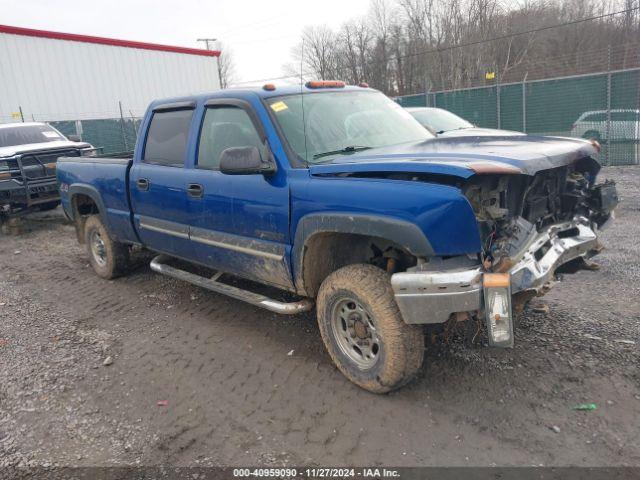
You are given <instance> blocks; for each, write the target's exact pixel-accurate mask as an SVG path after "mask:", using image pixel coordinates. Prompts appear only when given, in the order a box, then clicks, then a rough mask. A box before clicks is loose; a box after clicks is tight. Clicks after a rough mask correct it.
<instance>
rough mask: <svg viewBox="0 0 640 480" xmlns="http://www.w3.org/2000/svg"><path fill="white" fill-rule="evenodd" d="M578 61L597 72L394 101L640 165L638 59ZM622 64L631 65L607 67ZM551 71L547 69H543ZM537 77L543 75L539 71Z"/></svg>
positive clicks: (525, 76) (609, 161)
mask: <svg viewBox="0 0 640 480" xmlns="http://www.w3.org/2000/svg"><path fill="white" fill-rule="evenodd" d="M582 60H583V61H582V62H581V63H580V65H581V68H580V69H578V71H580V70H588V69H596V68H598V66H600V70H601V71H599V72H596V73H579V74H574V75H564V76H555V77H551V78H531V77H532V76H533V75H529V73H528V72H519V74H521V75H522V80H520V81H513V78H514V76H516V74H515V73H514V72H510V73H509V75H508V78H509V80H510V81H504V80H501V79H500V78H496V80H495V81H494V82H490V84H487V85H481V86H471V87H467V88H458V89H428V90H427V91H426V92H423V93H420V94H415V95H405V96H400V97H397V98H396V100H397V101H398V103H400V105H402V106H405V107H417V106H422V107H424V106H426V107H436V108H443V109H445V110H449V111H451V112H453V113H455V114H457V115H459V116H460V117H463V118H465V119H466V120H468V121H470V122H472V123H474V124H475V125H477V126H479V127H486V128H498V129H505V130H515V131H519V132H525V133H527V134H530V135H559V136H569V137H580V138H593V139H596V140H598V141H599V142H600V143H601V144H602V152H601V154H600V160H601V162H602V163H603V164H605V165H632V164H638V163H640V65H638V62H637V61H631V60H637V59H636V58H634V59H631V60H630V59H629V58H624V59H622V60H621V59H618V58H617V57H616V53H615V52H612V49H610V48H609V49H606V51H605V52H604V54H603V52H595V53H594V54H593V55H592V56H591V57H590V58H589V59H588V61H585V60H584V59H582ZM549 62H550V63H553V62H551V61H549ZM556 63H558V64H559V63H560V61H559V60H558V59H556ZM622 64H624V65H629V64H631V65H633V66H632V68H621V69H615V70H614V69H613V68H610V67H611V66H612V65H615V66H620V65H622ZM603 66H604V70H602V67H603ZM608 67H609V68H608ZM557 70H559V71H560V72H563V71H566V69H563V68H558V69H557ZM574 70H575V68H574ZM551 71H552V69H551V68H550V67H549V66H548V65H546V66H545V68H544V69H543V72H545V73H549V72H551ZM535 73H536V75H535V77H540V76H541V72H540V71H536V72H535Z"/></svg>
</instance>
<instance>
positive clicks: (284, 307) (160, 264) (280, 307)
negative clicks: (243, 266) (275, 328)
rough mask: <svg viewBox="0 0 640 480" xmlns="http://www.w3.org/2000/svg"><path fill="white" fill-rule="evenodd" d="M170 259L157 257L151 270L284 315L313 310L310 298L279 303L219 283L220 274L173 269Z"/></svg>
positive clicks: (152, 261) (152, 263)
mask: <svg viewBox="0 0 640 480" xmlns="http://www.w3.org/2000/svg"><path fill="white" fill-rule="evenodd" d="M168 258H169V257H167V256H165V255H158V256H157V257H155V258H154V259H153V260H151V264H150V266H151V270H153V271H154V272H157V273H161V274H162V275H167V276H169V277H173V278H177V279H178V280H183V281H185V282H189V283H192V284H194V285H197V286H199V287H202V288H206V289H207V290H211V291H212V292H216V293H222V294H223V295H227V296H229V297H232V298H235V299H237V300H242V301H243V302H247V303H250V304H251V305H255V306H257V307H262V308H266V309H267V310H269V311H271V312H275V313H280V314H283V315H295V314H296V313H301V312H307V311H309V310H311V309H312V308H313V301H312V300H310V299H308V298H303V299H302V300H299V301H297V302H288V303H285V302H279V301H278V300H273V299H271V298H269V297H265V296H264V295H260V294H258V293H253V292H249V291H248V290H242V289H241V288H237V287H234V286H232V285H227V284H224V283H221V282H218V281H217V278H218V277H219V276H220V275H221V273H220V272H219V273H216V275H214V277H213V278H211V279H209V278H205V277H201V276H200V275H196V274H194V273H190V272H186V271H184V270H180V269H179V268H175V267H172V266H170V265H167V264H166V263H164V262H165V261H166V260H167V259H168Z"/></svg>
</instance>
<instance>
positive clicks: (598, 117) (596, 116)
mask: <svg viewBox="0 0 640 480" xmlns="http://www.w3.org/2000/svg"><path fill="white" fill-rule="evenodd" d="M606 120H607V114H606V113H604V112H600V113H592V114H590V115H587V116H586V117H584V119H583V120H582V121H583V122H604V121H606Z"/></svg>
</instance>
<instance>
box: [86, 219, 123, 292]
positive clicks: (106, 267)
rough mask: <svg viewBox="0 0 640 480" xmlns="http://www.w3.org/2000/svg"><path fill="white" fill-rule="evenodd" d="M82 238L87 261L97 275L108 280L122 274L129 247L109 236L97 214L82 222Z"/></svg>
mask: <svg viewBox="0 0 640 480" xmlns="http://www.w3.org/2000/svg"><path fill="white" fill-rule="evenodd" d="M84 238H85V245H86V246H87V253H88V254H89V262H90V263H91V266H92V267H93V270H94V271H95V272H96V274H97V275H98V276H99V277H102V278H106V279H107V280H110V279H112V278H116V277H119V276H120V275H123V274H124V273H125V272H126V270H127V267H128V265H129V247H128V246H127V245H124V244H122V243H119V242H116V241H114V240H112V239H111V237H109V234H108V233H107V229H106V228H105V226H104V224H103V223H102V220H100V217H99V216H98V215H91V216H90V217H88V218H87V220H86V222H85V224H84Z"/></svg>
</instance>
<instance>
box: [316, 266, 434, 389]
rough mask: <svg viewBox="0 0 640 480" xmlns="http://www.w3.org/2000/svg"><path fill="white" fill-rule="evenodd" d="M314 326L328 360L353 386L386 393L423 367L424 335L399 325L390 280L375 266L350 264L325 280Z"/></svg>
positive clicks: (414, 327)
mask: <svg viewBox="0 0 640 480" xmlns="http://www.w3.org/2000/svg"><path fill="white" fill-rule="evenodd" d="M317 313H318V325H319V327H320V334H321V335H322V340H323V341H324V344H325V347H326V349H327V351H328V352H329V355H330V356H331V358H332V359H333V361H334V363H335V364H336V366H337V367H338V369H339V370H340V371H341V372H342V373H343V374H344V375H345V376H346V377H347V378H348V379H349V380H351V381H352V382H353V383H355V384H356V385H358V386H360V387H362V388H364V389H366V390H369V391H370V392H374V393H386V392H389V391H391V390H394V389H396V388H399V387H401V386H402V385H404V384H406V383H407V382H408V381H410V380H411V379H412V378H413V377H414V376H415V375H416V373H417V372H418V371H419V370H420V367H421V366H422V360H423V358H424V334H423V331H422V328H421V327H420V326H417V325H407V324H406V323H404V321H403V320H402V316H401V314H400V310H398V306H397V304H396V302H395V299H394V296H393V290H392V289H391V282H390V281H389V275H388V274H387V273H385V272H384V271H382V270H380V269H379V268H376V267H374V266H373V265H365V264H358V265H349V266H347V267H343V268H341V269H339V270H336V271H335V272H333V273H332V274H331V275H329V276H328V277H327V278H326V279H325V281H324V282H323V283H322V286H321V287H320V291H319V292H318V298H317Z"/></svg>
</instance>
